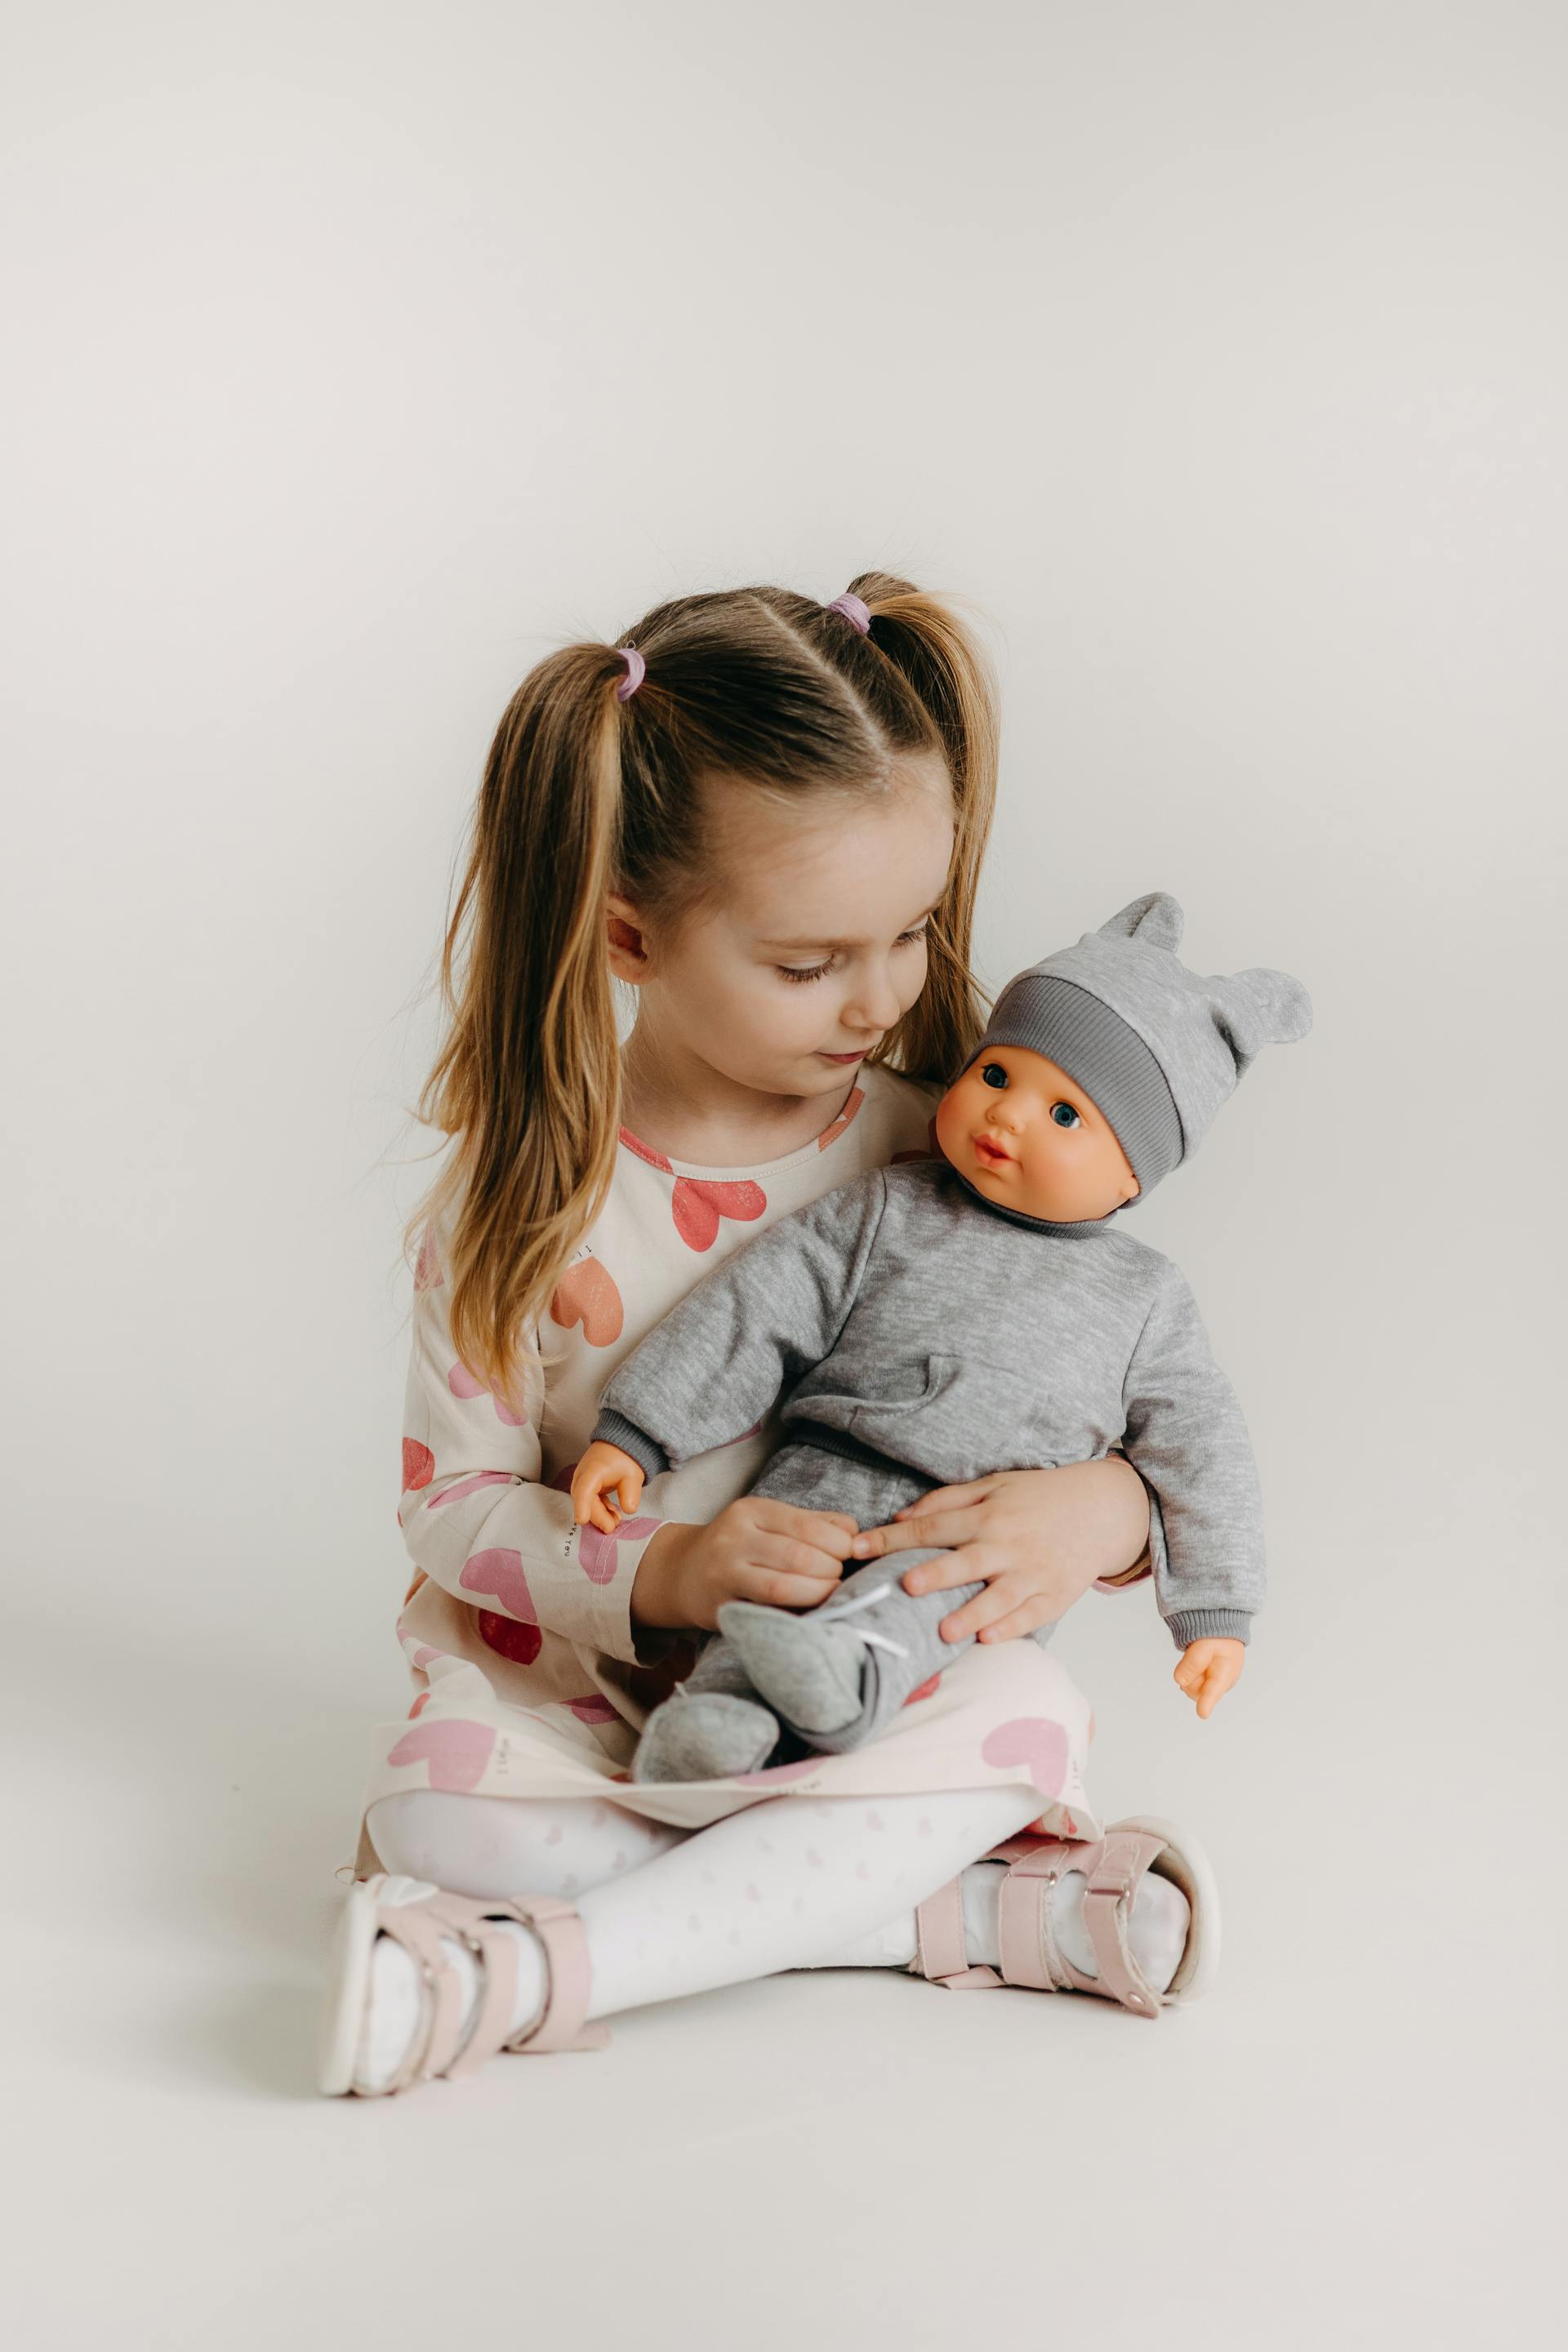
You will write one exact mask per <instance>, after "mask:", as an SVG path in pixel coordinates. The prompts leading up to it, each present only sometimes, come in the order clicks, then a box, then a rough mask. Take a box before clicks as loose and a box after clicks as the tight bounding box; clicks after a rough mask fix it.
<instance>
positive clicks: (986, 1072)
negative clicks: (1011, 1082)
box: [980, 1062, 1007, 1087]
mask: <svg viewBox="0 0 1568 2352" xmlns="http://www.w3.org/2000/svg"><path fill="white" fill-rule="evenodd" d="M980 1075H981V1076H982V1077H983V1078H984V1081H985V1083H986V1085H987V1086H988V1087H1005V1085H1006V1083H1007V1073H1006V1071H1005V1069H1004V1068H1003V1067H1002V1065H1001V1063H1000V1062H987V1063H986V1065H985V1067H984V1069H983V1070H982V1071H981V1073H980Z"/></svg>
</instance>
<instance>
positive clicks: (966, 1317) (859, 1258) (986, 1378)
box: [594, 1160, 1263, 1647]
mask: <svg viewBox="0 0 1568 2352" xmlns="http://www.w3.org/2000/svg"><path fill="white" fill-rule="evenodd" d="M780 1398H782V1399H783V1400H784V1411H785V1412H786V1415H787V1434H788V1435H789V1436H790V1437H803V1438H809V1439H810V1441H811V1442H812V1443H813V1444H816V1445H819V1446H822V1447H824V1448H825V1449H826V1450H827V1451H828V1452H834V1451H837V1445H836V1442H835V1441H836V1440H838V1441H840V1442H842V1439H843V1438H844V1437H847V1438H848V1439H849V1441H850V1444H849V1446H847V1447H846V1448H845V1449H844V1450H846V1451H848V1452H851V1453H854V1452H858V1447H860V1446H867V1445H868V1446H871V1447H874V1448H875V1450H876V1451H877V1452H878V1453H879V1454H886V1455H889V1456H890V1457H891V1458H892V1459H893V1460H894V1461H896V1462H900V1463H902V1464H904V1465H907V1466H908V1467H909V1468H910V1469H911V1470H914V1471H917V1472H918V1473H920V1475H921V1476H922V1477H923V1478H925V1479H926V1480H927V1481H928V1482H929V1483H930V1485H931V1486H957V1485H959V1484H961V1483H962V1482H963V1481H964V1480H965V1479H969V1478H978V1477H981V1476H983V1475H985V1474H987V1473H989V1472H991V1471H994V1470H1051V1469H1056V1468H1058V1466H1059V1465H1062V1464H1063V1463H1068V1462H1094V1461H1098V1460H1099V1458H1100V1455H1101V1454H1106V1453H1108V1452H1109V1451H1110V1447H1111V1446H1112V1445H1116V1444H1120V1445H1121V1449H1122V1451H1123V1452H1124V1453H1125V1454H1127V1456H1128V1458H1129V1460H1130V1461H1131V1463H1132V1464H1133V1465H1134V1466H1135V1468H1136V1469H1137V1470H1138V1471H1139V1473H1140V1475H1142V1477H1144V1478H1145V1479H1146V1480H1147V1481H1148V1483H1149V1485H1150V1486H1152V1488H1153V1490H1154V1492H1155V1494H1156V1495H1157V1496H1159V1501H1160V1510H1161V1515H1162V1517H1163V1523H1164V1534H1165V1543H1164V1556H1163V1559H1156V1560H1155V1564H1154V1566H1155V1575H1154V1590H1155V1596H1156V1600H1157V1601H1158V1604H1159V1609H1160V1613H1161V1615H1162V1616H1163V1618H1164V1619H1165V1621H1166V1622H1167V1623H1168V1624H1169V1626H1170V1628H1171V1631H1172V1633H1173V1635H1174V1637H1175V1639H1176V1641H1177V1643H1179V1644H1180V1645H1181V1646H1182V1647H1185V1645H1186V1643H1189V1642H1195V1641H1197V1640H1199V1639H1200V1638H1201V1637H1202V1636H1204V1635H1205V1634H1230V1635H1232V1636H1234V1637H1235V1638H1237V1639H1238V1640H1241V1641H1245V1640H1246V1639H1247V1628H1248V1624H1249V1622H1250V1619H1251V1617H1252V1613H1253V1612H1254V1611H1255V1610H1256V1609H1258V1607H1259V1606H1260V1605H1261V1603H1262V1600H1263V1528H1262V1511H1261V1504H1260V1500H1259V1496H1258V1475H1257V1471H1256V1469H1255V1467H1254V1464H1253V1457H1252V1448H1251V1445H1250V1444H1249V1443H1248V1440H1247V1428H1246V1424H1245V1423H1244V1422H1243V1420H1242V1416H1241V1410H1240V1407H1239V1406H1238V1405H1237V1401H1236V1396H1235V1393H1234V1391H1233V1390H1232V1388H1231V1385H1230V1382H1229V1381H1227V1380H1226V1376H1225V1374H1224V1372H1223V1371H1222V1370H1220V1368H1219V1366H1218V1365H1217V1364H1216V1363H1215V1360H1214V1357H1213V1355H1212V1354H1211V1352H1210V1349H1209V1345H1208V1340H1207V1339H1206V1337H1205V1332H1204V1328H1203V1325H1202V1323H1201V1321H1200V1320H1199V1318H1198V1310H1197V1307H1196V1305H1195V1304H1194V1299H1193V1295H1192V1292H1191V1291H1190V1290H1189V1289H1188V1287H1187V1285H1186V1283H1185V1281H1184V1278H1183V1276H1182V1275H1181V1274H1180V1272H1179V1271H1178V1270H1177V1268H1176V1267H1175V1266H1174V1265H1173V1264H1172V1263H1171V1261H1170V1259H1169V1258H1167V1257H1163V1256H1162V1255H1161V1254H1160V1252H1159V1251H1158V1250H1155V1249H1151V1248H1149V1247H1148V1245H1147V1244H1144V1243H1142V1242H1140V1241H1138V1240H1136V1239H1134V1237H1133V1236H1132V1235H1131V1234H1125V1233H1120V1232H1118V1231H1117V1230H1116V1229H1115V1228H1114V1226H1111V1225H1110V1224H1109V1223H1104V1222H1102V1223H1100V1224H1098V1225H1096V1226H1095V1227H1094V1228H1093V1229H1092V1230H1089V1231H1086V1232H1083V1233H1071V1234H1060V1233H1050V1232H1042V1231H1030V1230H1026V1229H1025V1228H1024V1227H1023V1226H1022V1225H1021V1224H1019V1223H1016V1222H1015V1221H1014V1220H1013V1219H1012V1218H1009V1217H1004V1216H1002V1215H1000V1214H998V1213H995V1212H994V1210H993V1208H992V1206H991V1204H990V1203H989V1202H984V1201H983V1200H981V1198H980V1196H979V1195H978V1194H976V1193H973V1192H970V1191H969V1190H968V1189H967V1187H966V1186H965V1184H964V1182H963V1179H962V1178H961V1177H960V1176H959V1175H958V1174H957V1172H956V1171H954V1170H953V1169H952V1168H950V1167H949V1166H948V1165H947V1163H946V1161H945V1160H920V1161H916V1162H913V1163H910V1164H907V1165H905V1166H903V1167H900V1168H873V1169H869V1170H868V1171H867V1172H866V1174H865V1175H863V1176H859V1177H857V1178H856V1180H855V1181H854V1182H853V1183H849V1184H841V1185H840V1186H839V1187H838V1189H837V1192H826V1193H825V1194H824V1195H823V1196H822V1198H821V1199H820V1200H818V1201H814V1202H811V1204H810V1206H809V1207H807V1208H805V1209H800V1210H797V1211H796V1212H795V1214H794V1215H793V1216H789V1217H783V1218H781V1219H780V1221H779V1223H777V1224H776V1225H772V1226H770V1227H769V1229H768V1230H767V1232H766V1233H763V1234H758V1235H757V1236H756V1238H755V1240H753V1241H751V1242H748V1243H746V1244H745V1245H744V1246H743V1247H742V1248H741V1249H739V1250H737V1251H736V1252H735V1254H734V1255H733V1256H732V1257H731V1258H729V1259H727V1260H726V1261H725V1263H724V1264H723V1265H719V1266H715V1268H714V1269H713V1271H712V1273H711V1274H709V1275H707V1276H704V1277H703V1279H702V1280H701V1281H700V1283H698V1284H696V1285H695V1286H694V1287H693V1288H692V1289H691V1290H689V1291H688V1293H687V1295H686V1297H684V1298H683V1299H682V1300H681V1301H680V1303H679V1306H677V1307H675V1308H674V1309H673V1310H672V1311H671V1312H670V1313H669V1314H668V1315H667V1316H666V1317H665V1318H664V1320H663V1322H661V1323H659V1324H658V1325H656V1326H655V1328H654V1329H653V1330H652V1331H650V1332H649V1334H648V1336H647V1339H644V1340H643V1342H642V1344H641V1345H640V1347H638V1348H637V1349H634V1350H633V1352H632V1354H631V1355H630V1356H628V1357H627V1358H626V1361H625V1362H624V1363H623V1364H622V1365H621V1366H620V1367H619V1369H618V1370H617V1371H616V1374H615V1376H614V1378H613V1379H612V1380H611V1381H610V1382H609V1384H608V1385H607V1387H606V1388H605V1394H604V1397H603V1399H602V1401H601V1405H600V1412H599V1419H598V1423H597V1425H596V1426H595V1431H594V1435H595V1438H605V1439H607V1440H608V1441H609V1443H610V1444H612V1445H618V1446H620V1447H621V1449H622V1450H623V1452H625V1453H626V1454H630V1455H631V1456H632V1459H633V1460H634V1461H635V1462H638V1463H640V1464H641V1465H642V1467H643V1469H644V1470H645V1471H646V1472H647V1475H649V1476H650V1477H654V1476H657V1475H658V1473H659V1472H660V1471H662V1470H667V1469H668V1468H670V1467H671V1466H672V1465H674V1464H675V1463H678V1462H684V1461H685V1460H686V1459H687V1458H688V1456H689V1455H690V1454H702V1453H706V1452H707V1450H708V1448H709V1447H710V1446H714V1445H723V1444H728V1443H729V1442H730V1440H731V1439H732V1438H736V1437H739V1436H740V1435H741V1434H742V1432H743V1431H745V1430H747V1429H751V1428H753V1427H754V1426H755V1425H756V1423H758V1422H760V1421H761V1420H763V1417H764V1416H765V1414H766V1413H767V1412H770V1411H771V1409H772V1408H773V1404H774V1403H775V1402H777V1401H778V1400H779V1399H780ZM945 1597H946V1600H947V1601H948V1604H949V1605H950V1606H951V1603H952V1596H951V1594H949V1595H947V1596H945Z"/></svg>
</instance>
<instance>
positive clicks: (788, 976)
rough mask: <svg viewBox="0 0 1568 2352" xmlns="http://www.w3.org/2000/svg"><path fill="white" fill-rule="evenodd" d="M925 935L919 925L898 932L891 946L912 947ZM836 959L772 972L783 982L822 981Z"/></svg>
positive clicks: (789, 965)
mask: <svg viewBox="0 0 1568 2352" xmlns="http://www.w3.org/2000/svg"><path fill="white" fill-rule="evenodd" d="M925 935H926V927H925V925H924V924H923V923H920V924H917V925H916V927H915V929H913V930H912V931H900V934H899V936H898V938H897V939H896V940H894V941H893V945H894V946H895V947H898V948H907V947H912V946H913V945H914V943H915V941H916V940H923V939H924V937H925ZM836 968H837V957H835V956H829V958H828V959H827V961H826V963H780V964H775V965H774V966H773V970H774V971H776V972H778V973H780V974H781V975H782V977H783V978H784V979H785V980H793V981H800V980H822V979H825V978H826V975H827V973H828V972H830V971H834V970H835V969H836Z"/></svg>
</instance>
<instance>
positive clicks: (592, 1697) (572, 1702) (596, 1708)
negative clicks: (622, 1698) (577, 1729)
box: [566, 1691, 616, 1723]
mask: <svg viewBox="0 0 1568 2352" xmlns="http://www.w3.org/2000/svg"><path fill="white" fill-rule="evenodd" d="M566 1704H567V1706H569V1707H570V1708H571V1710H572V1712H573V1714H574V1716H575V1717H576V1718H577V1720H578V1722H579V1723H614V1721H615V1719H616V1710H615V1708H614V1707H613V1706H611V1705H610V1702H609V1700H608V1699H607V1698H606V1697H605V1695H604V1693H603V1691H588V1692H585V1693H584V1696H583V1697H581V1698H569V1699H568V1700H567V1702H566Z"/></svg>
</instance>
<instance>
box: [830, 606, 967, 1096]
mask: <svg viewBox="0 0 1568 2352" xmlns="http://www.w3.org/2000/svg"><path fill="white" fill-rule="evenodd" d="M850 589H851V592H852V593H854V594H855V595H857V596H858V597H860V598H861V600H862V601H863V602H864V603H865V604H866V605H867V606H868V608H869V610H870V614H871V626H870V630H869V632H868V637H869V642H870V643H871V644H872V645H874V646H876V647H877V649H878V651H879V653H881V654H884V655H885V656H887V659H888V660H889V662H890V663H891V664H892V666H893V667H894V668H895V669H897V670H898V671H899V672H900V675H901V677H903V679H904V680H905V681H906V683H907V684H908V686H909V687H910V688H911V690H912V691H913V693H914V695H915V697H916V698H917V699H918V701H919V702H920V704H921V708H922V709H923V710H924V711H925V712H926V714H927V716H928V718H929V719H930V721H931V726H932V727H933V728H934V730H935V731H936V735H937V738H938V740H939V741H940V743H941V745H942V751H943V752H944V753H945V755H946V759H947V764H948V769H949V772H950V773H951V775H952V798H953V813H954V817H955V820H956V823H955V830H954V837H953V846H952V870H951V873H950V875H949V877H948V886H947V889H946V892H945V893H944V895H943V897H942V901H941V903H940V904H939V905H938V907H937V908H936V909H935V911H934V912H933V914H932V915H931V921H930V925H929V927H928V948H927V955H928V971H927V979H926V984H925V988H924V990H923V991H922V992H921V997H920V999H919V1001H918V1002H917V1003H914V1004H912V1005H911V1006H910V1010H909V1011H908V1013H905V1015H904V1017H903V1019H902V1020H901V1021H900V1023H899V1024H898V1026H897V1027H896V1028H895V1029H893V1030H891V1031H889V1034H888V1035H887V1036H886V1037H885V1038H884V1039H883V1040H882V1043H881V1045H879V1048H878V1049H877V1051H876V1052H875V1053H874V1054H873V1055H871V1057H870V1058H871V1059H872V1060H873V1061H874V1062H887V1063H888V1064H889V1066H891V1067H893V1068H894V1069H898V1070H901V1071H903V1072H904V1073H905V1075H906V1076H910V1077H912V1078H929V1079H938V1080H941V1081H942V1082H944V1083H945V1082H948V1081H951V1080H952V1079H953V1078H954V1077H956V1076H958V1074H959V1072H960V1071H961V1070H962V1069H963V1067H964V1066H965V1065H966V1064H967V1062H968V1060H969V1057H970V1055H972V1053H973V1049H974V1046H975V1045H976V1043H977V1041H978V1039H979V1037H980V1034H981V1032H982V1031H983V1029H984V1025H985V1011H984V999H983V998H982V996H981V994H980V992H979V990H978V989H977V987H976V985H975V982H974V979H973V973H972V972H971V971H970V956H971V952H972V949H973V935H974V901H975V896H976V893H977V891H978V888H979V882H980V866H981V861H982V859H983V858H984V854H985V845H986V842H987V840H988V838H989V836H990V832H991V822H992V817H993V815H994V811H995V806H996V762H997V750H998V736H999V722H998V717H997V689H996V680H995V676H994V671H993V669H992V667H991V663H990V661H989V659H988V658H987V656H986V654H985V651H984V647H983V646H982V645H981V643H980V640H979V638H978V636H977V635H975V634H974V633H973V631H972V630H970V629H968V628H966V627H965V626H964V625H963V622H962V621H961V620H960V618H959V617H958V615H957V614H956V613H955V611H954V610H953V607H952V601H951V600H939V599H938V598H937V597H935V596H931V595H928V594H927V593H925V592H924V591H923V590H921V589H919V588H916V587H914V586H913V585H912V584H911V583H910V582H909V581H907V580H899V579H896V578H894V577H892V576H891V575H890V574H889V573H888V572H862V573H861V574H860V576H859V578H858V580H853V581H851V583H850Z"/></svg>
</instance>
